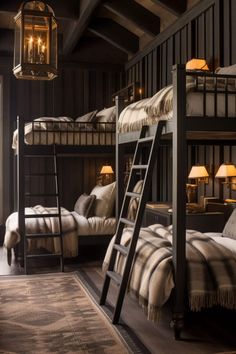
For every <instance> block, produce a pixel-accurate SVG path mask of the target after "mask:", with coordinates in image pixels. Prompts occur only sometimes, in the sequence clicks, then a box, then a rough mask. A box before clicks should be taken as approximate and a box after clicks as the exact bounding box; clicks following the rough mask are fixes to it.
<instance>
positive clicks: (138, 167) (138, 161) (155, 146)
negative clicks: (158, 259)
mask: <svg viewBox="0 0 236 354" xmlns="http://www.w3.org/2000/svg"><path fill="white" fill-rule="evenodd" d="M164 125H165V121H160V122H159V123H158V124H157V126H156V130H155V134H154V135H153V136H151V137H150V136H149V137H147V136H146V135H147V130H148V127H147V126H143V127H142V129H141V132H140V136H139V139H138V141H137V144H136V148H135V153H134V158H133V164H132V167H131V171H130V175H129V180H128V183H127V187H126V191H125V194H124V199H123V203H122V207H121V212H120V216H119V220H118V223H117V229H116V235H115V241H114V244H113V248H112V252H111V257H110V261H109V265H108V269H107V271H106V274H105V279H104V284H103V289H102V293H101V297H100V305H105V302H106V298H107V294H108V290H109V286H110V280H113V281H114V282H115V283H116V284H117V285H118V288H119V290H118V296H117V300H116V305H115V308H114V314H113V320H112V323H114V324H116V323H118V321H119V318H120V313H121V309H122V305H123V300H124V296H125V292H126V288H127V284H128V280H129V276H130V272H131V267H132V263H133V258H134V254H135V249H136V244H137V241H138V237H139V231H140V227H141V223H142V217H143V213H144V210H145V205H146V202H147V201H148V196H149V190H150V185H151V180H152V171H153V168H154V164H155V162H156V158H157V155H158V153H159V147H160V139H161V134H162V130H163V127H164ZM147 149H148V152H149V153H147ZM145 154H146V155H145ZM145 156H146V161H145V162H146V163H145V164H143V160H144V159H145ZM138 174H139V175H141V176H142V179H143V186H142V190H141V193H140V194H139V193H134V192H133V186H134V184H135V180H137V175H138ZM131 198H137V199H138V200H139V203H138V209H137V212H136V216H135V220H134V221H131V220H130V219H128V218H127V213H128V208H129V204H130V200H131ZM126 225H128V226H131V227H132V228H133V231H132V238H131V242H130V244H129V246H128V247H126V246H123V245H121V238H122V233H123V229H124V227H125V226H126ZM118 253H120V254H122V255H123V256H124V257H125V258H126V260H125V266H124V271H123V274H122V275H120V274H118V273H117V272H116V271H115V269H114V268H115V262H116V256H117V254H118Z"/></svg>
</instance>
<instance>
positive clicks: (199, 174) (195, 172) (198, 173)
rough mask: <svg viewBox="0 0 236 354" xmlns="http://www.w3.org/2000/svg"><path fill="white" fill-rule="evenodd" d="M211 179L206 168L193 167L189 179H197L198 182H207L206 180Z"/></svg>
mask: <svg viewBox="0 0 236 354" xmlns="http://www.w3.org/2000/svg"><path fill="white" fill-rule="evenodd" d="M208 177H209V173H208V172H207V169H206V167H205V166H192V168H191V171H190V173H189V175H188V178H197V179H198V180H201V179H203V181H205V179H206V178H208Z"/></svg>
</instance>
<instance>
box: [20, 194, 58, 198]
mask: <svg viewBox="0 0 236 354" xmlns="http://www.w3.org/2000/svg"><path fill="white" fill-rule="evenodd" d="M25 196H26V197H58V196H59V194H58V193H48V194H46V193H45V194H43V193H25Z"/></svg>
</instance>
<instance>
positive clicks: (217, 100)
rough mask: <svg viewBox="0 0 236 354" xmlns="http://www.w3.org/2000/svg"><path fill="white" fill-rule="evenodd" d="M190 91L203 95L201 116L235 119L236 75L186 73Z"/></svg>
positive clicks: (187, 88) (187, 87)
mask: <svg viewBox="0 0 236 354" xmlns="http://www.w3.org/2000/svg"><path fill="white" fill-rule="evenodd" d="M188 90H189V91H190V92H191V91H192V92H195V93H199V94H201V95H202V100H201V103H202V115H201V116H203V117H208V116H211V117H216V118H220V117H222V118H230V117H235V100H236V96H235V95H236V75H222V74H217V73H210V72H196V71H194V72H191V71H186V91H187V92H188ZM233 100H234V101H233ZM232 106H234V109H232ZM230 107H231V109H230Z"/></svg>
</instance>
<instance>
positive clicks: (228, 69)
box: [215, 64, 236, 75]
mask: <svg viewBox="0 0 236 354" xmlns="http://www.w3.org/2000/svg"><path fill="white" fill-rule="evenodd" d="M215 72H216V73H217V74H220V75H236V64H233V65H230V66H224V67H222V68H221V67H219V68H217V69H216V70H215Z"/></svg>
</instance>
